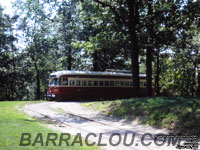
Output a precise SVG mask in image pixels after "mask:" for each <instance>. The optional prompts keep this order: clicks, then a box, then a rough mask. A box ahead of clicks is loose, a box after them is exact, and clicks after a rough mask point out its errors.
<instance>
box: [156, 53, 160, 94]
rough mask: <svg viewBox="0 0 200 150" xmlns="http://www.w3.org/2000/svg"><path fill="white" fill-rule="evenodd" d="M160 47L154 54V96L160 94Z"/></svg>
mask: <svg viewBox="0 0 200 150" xmlns="http://www.w3.org/2000/svg"><path fill="white" fill-rule="evenodd" d="M159 82H160V49H158V50H157V54H156V78H155V86H156V96H159V95H160V85H159Z"/></svg>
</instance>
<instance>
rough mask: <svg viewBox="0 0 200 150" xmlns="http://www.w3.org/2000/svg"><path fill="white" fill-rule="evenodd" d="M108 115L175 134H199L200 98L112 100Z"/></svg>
mask: <svg viewBox="0 0 200 150" xmlns="http://www.w3.org/2000/svg"><path fill="white" fill-rule="evenodd" d="M108 115H110V116H117V117H120V118H126V119H128V120H134V119H137V120H139V122H141V123H146V124H149V125H151V126H154V127H157V128H160V127H164V128H167V129H169V130H171V131H172V132H173V133H177V134H190V135H193V134H194V135H200V99H197V98H196V99H195V98H173V99H169V98H163V97H158V98H135V99H126V100H121V101H116V102H112V103H111V105H110V106H109V112H108Z"/></svg>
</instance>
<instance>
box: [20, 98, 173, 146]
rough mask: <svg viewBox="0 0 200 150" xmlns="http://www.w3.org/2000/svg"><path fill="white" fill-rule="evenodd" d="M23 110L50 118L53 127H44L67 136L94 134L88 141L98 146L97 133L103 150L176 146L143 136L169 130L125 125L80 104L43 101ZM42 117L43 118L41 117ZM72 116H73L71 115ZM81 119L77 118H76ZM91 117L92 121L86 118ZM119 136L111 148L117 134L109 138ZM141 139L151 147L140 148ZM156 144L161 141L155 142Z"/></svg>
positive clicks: (39, 117)
mask: <svg viewBox="0 0 200 150" xmlns="http://www.w3.org/2000/svg"><path fill="white" fill-rule="evenodd" d="M23 109H24V111H25V112H26V113H27V114H29V115H30V116H32V117H37V118H38V119H41V120H44V119H45V118H46V117H45V116H43V115H46V116H48V117H50V118H53V119H54V120H55V122H56V124H47V125H48V126H49V127H50V128H52V129H55V130H58V131H60V132H62V133H70V134H74V135H76V134H77V133H81V136H82V137H86V136H87V135H88V134H89V133H95V134H96V135H97V137H95V136H93V135H91V136H90V138H89V140H90V141H93V142H96V143H98V140H99V137H100V134H101V135H102V140H101V143H103V144H107V146H101V148H102V149H106V150H126V149H127V150H129V149H134V150H155V149H158V148H159V149H160V150H169V149H170V150H175V149H176V148H175V146H171V143H170V146H168V144H167V142H165V144H164V145H163V146H157V145H156V143H155V142H154V140H153V139H152V138H150V136H148V135H146V136H144V134H145V133H150V134H152V135H155V134H158V133H165V134H167V133H168V131H167V130H164V129H155V128H152V127H150V126H147V125H140V124H137V123H136V122H127V121H124V120H118V119H113V118H109V117H105V116H103V115H102V114H101V113H100V112H98V111H94V110H91V109H89V108H86V107H84V106H81V105H80V103H79V102H43V103H36V104H28V105H25V106H24V107H23ZM41 114H43V115H41ZM72 114H74V115H72ZM79 115H80V116H82V117H78V116H79ZM85 118H90V119H91V120H88V119H85ZM115 133H116V134H118V133H120V135H121V138H122V140H121V142H120V144H119V145H118V146H112V145H111V144H110V142H109V139H110V141H112V143H113V144H116V143H117V142H118V141H119V138H120V137H119V135H115V136H113V138H111V135H114V134H115ZM125 133H126V134H127V139H126V143H127V144H128V143H130V142H131V140H132V139H133V138H132V135H133V133H135V138H134V143H133V144H131V146H124V144H123V140H124V137H125ZM142 137H144V140H143V142H144V143H145V144H148V143H150V142H152V143H151V144H150V146H143V144H142ZM156 142H157V143H158V144H161V143H162V141H159V140H157V141H156Z"/></svg>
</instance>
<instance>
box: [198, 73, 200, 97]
mask: <svg viewBox="0 0 200 150" xmlns="http://www.w3.org/2000/svg"><path fill="white" fill-rule="evenodd" d="M197 95H198V96H199V97H200V70H199V69H198V90H197Z"/></svg>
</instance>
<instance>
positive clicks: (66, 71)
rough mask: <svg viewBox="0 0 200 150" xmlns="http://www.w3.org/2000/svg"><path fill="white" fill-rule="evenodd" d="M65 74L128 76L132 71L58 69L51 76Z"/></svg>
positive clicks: (57, 76) (143, 75) (142, 75)
mask: <svg viewBox="0 0 200 150" xmlns="http://www.w3.org/2000/svg"><path fill="white" fill-rule="evenodd" d="M63 75H93V76H126V77H131V76H132V74H130V73H122V72H99V71H71V70H63V71H56V72H53V73H51V74H50V77H56V78H59V77H60V76H63ZM140 77H146V75H145V74H140Z"/></svg>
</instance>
